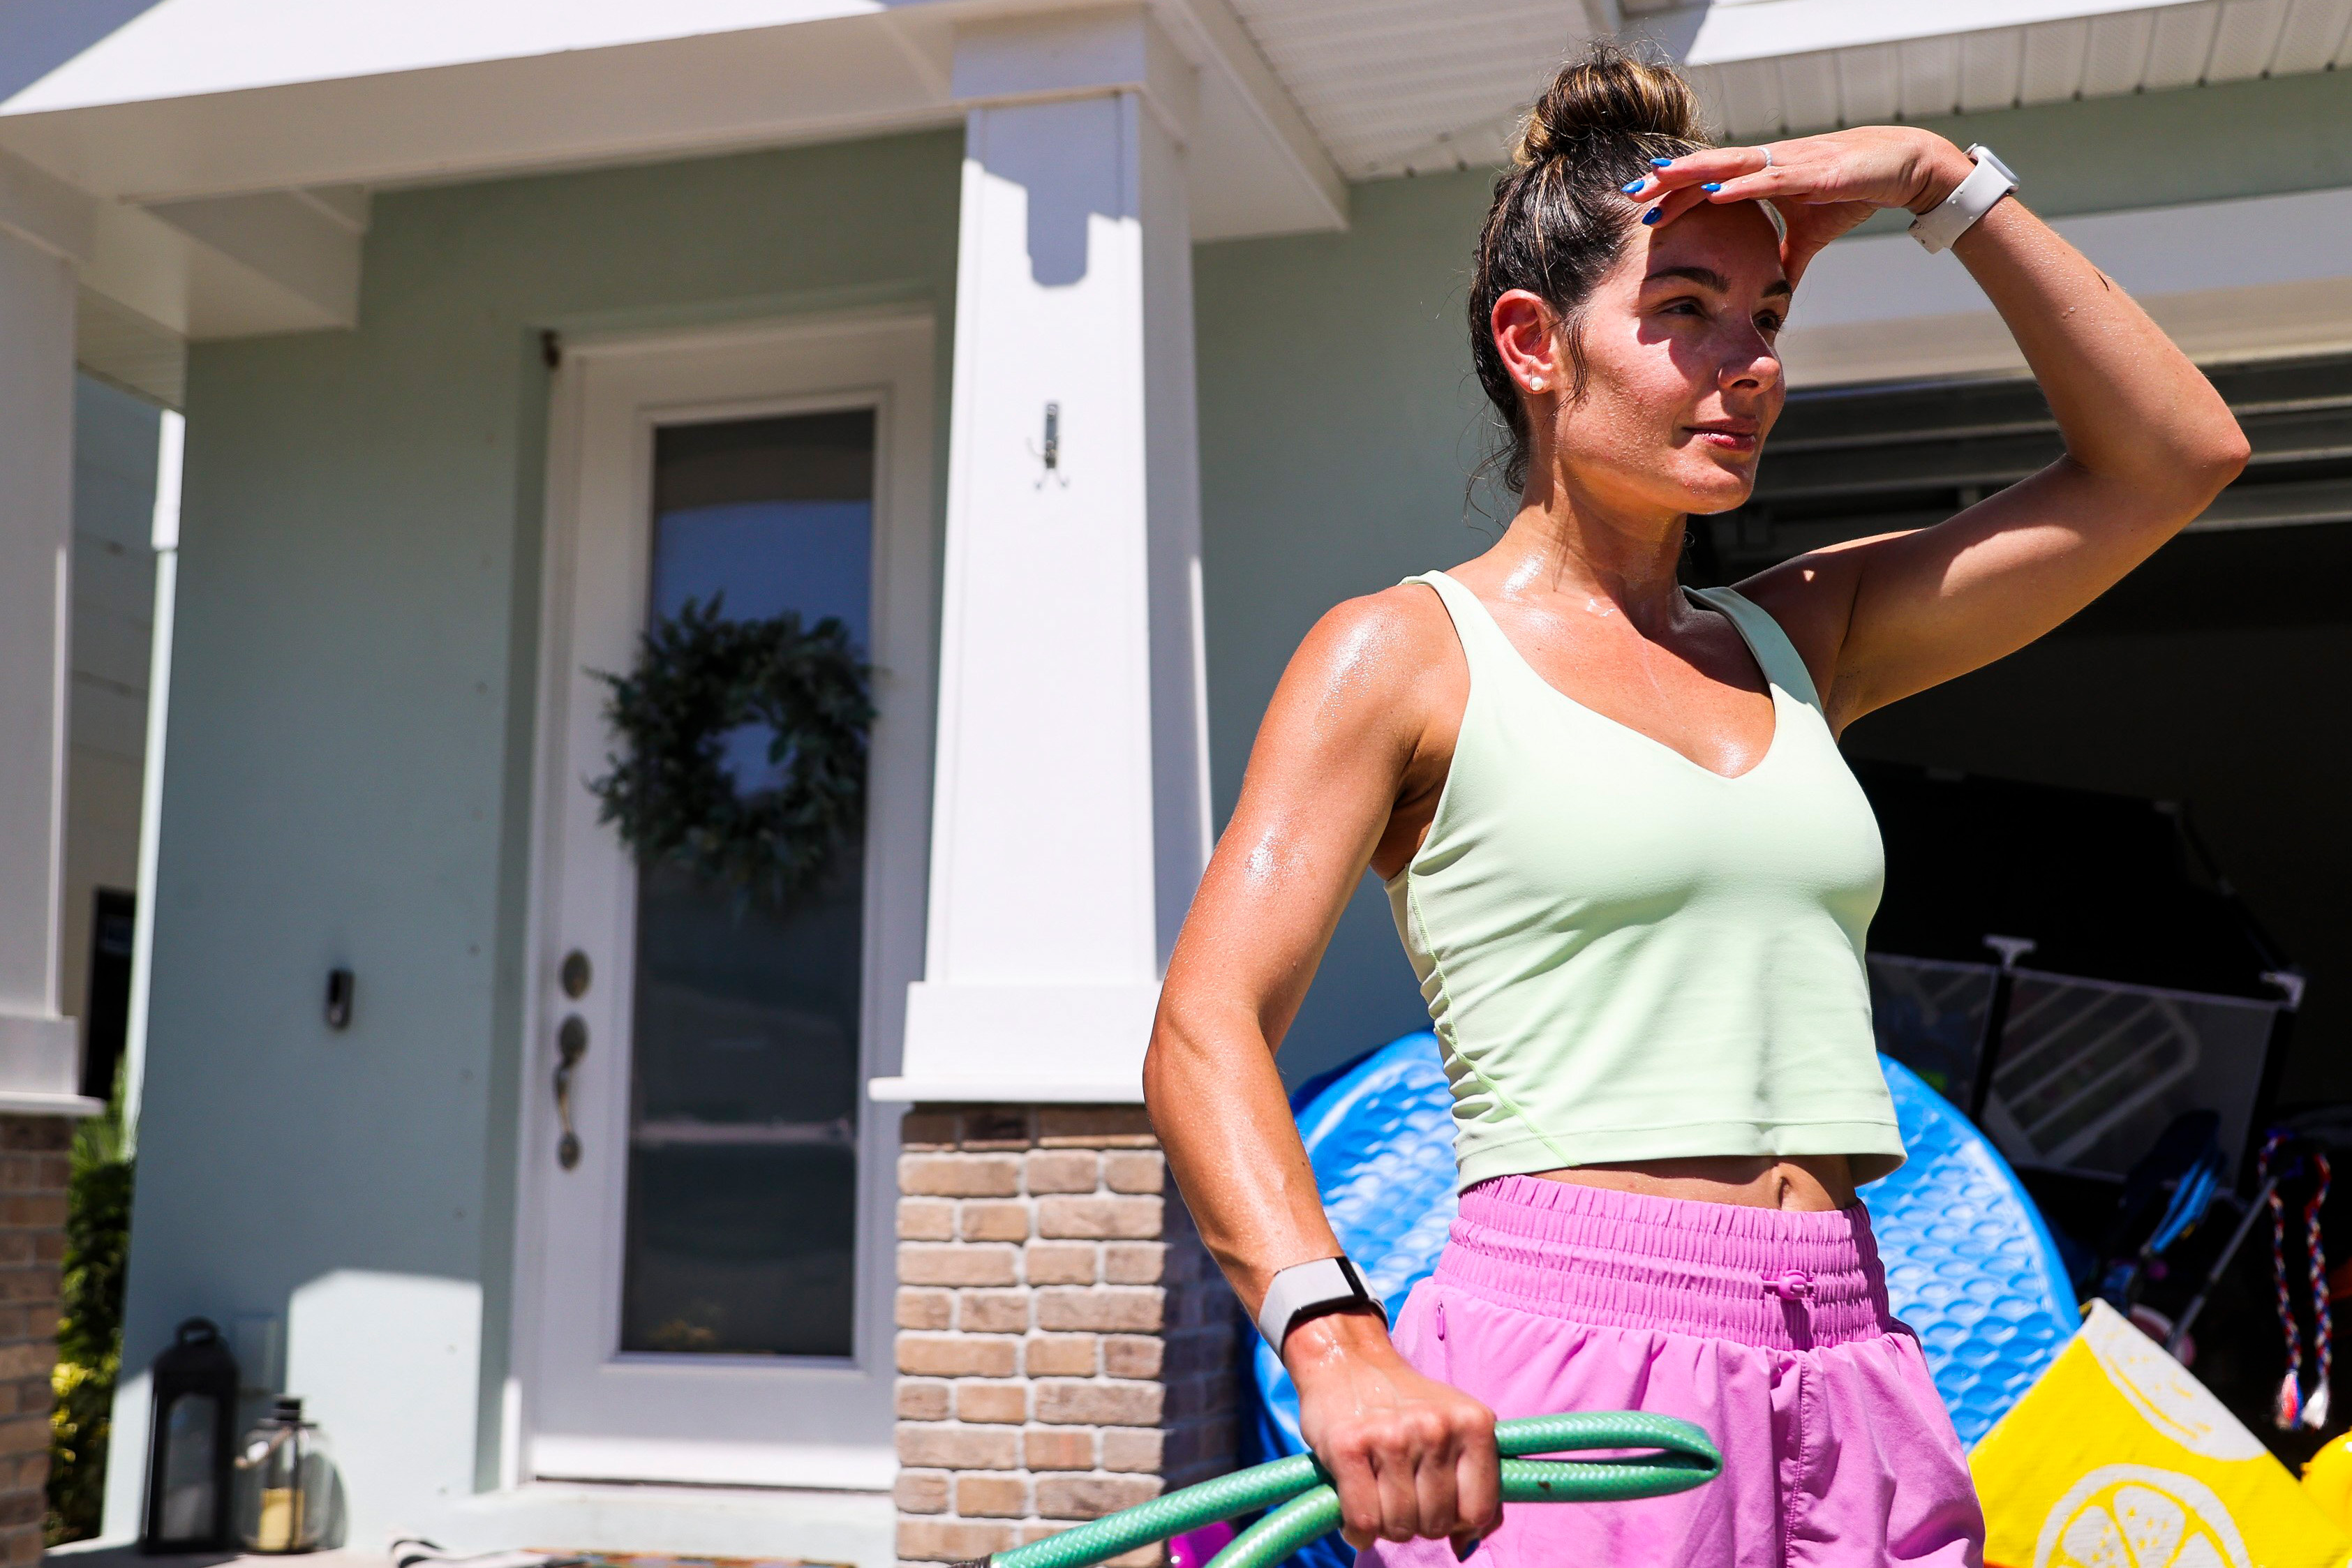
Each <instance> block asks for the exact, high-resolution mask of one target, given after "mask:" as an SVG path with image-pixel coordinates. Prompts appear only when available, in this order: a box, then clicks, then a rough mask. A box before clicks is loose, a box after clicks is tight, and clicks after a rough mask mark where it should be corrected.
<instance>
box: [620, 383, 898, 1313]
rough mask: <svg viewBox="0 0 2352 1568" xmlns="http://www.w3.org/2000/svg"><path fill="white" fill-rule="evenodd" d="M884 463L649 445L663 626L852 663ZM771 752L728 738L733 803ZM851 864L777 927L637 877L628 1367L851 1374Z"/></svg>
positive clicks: (754, 731)
mask: <svg viewBox="0 0 2352 1568" xmlns="http://www.w3.org/2000/svg"><path fill="white" fill-rule="evenodd" d="M874 455H875V454H874V413H873V411H872V410H871V409H857V410H853V411H847V412H841V413H805V414H792V415H785V416H782V417H774V418H766V419H748V420H729V421H720V422H709V423H693V424H672V425H665V426H661V427H659V428H657V429H656V432H655V438H654V483H653V517H652V529H653V537H652V541H651V547H652V548H651V563H652V564H651V573H650V575H651V578H652V594H651V600H652V602H651V604H650V605H649V606H648V613H649V615H650V616H651V617H652V619H653V621H654V622H656V623H658V622H661V621H663V620H665V619H667V618H669V617H672V616H675V615H677V613H678V612H680V611H681V610H683V609H684V608H686V607H687V606H688V604H690V603H700V604H702V605H703V606H705V607H706V608H707V607H709V605H711V604H713V603H716V604H717V605H718V606H719V608H720V610H721V611H722V612H723V613H724V615H725V616H726V617H728V618H729V619H733V620H760V619H766V618H768V617H771V616H774V615H778V614H781V613H783V612H797V613H798V614H799V616H800V617H801V621H802V623H803V625H814V624H815V623H816V622H819V621H820V620H822V619H824V618H825V617H835V618H837V619H839V620H840V621H841V622H842V623H843V625H844V626H845V627H846V628H847V630H848V632H849V636H850V640H851V642H852V643H853V645H854V646H856V648H857V650H858V651H859V653H861V655H863V654H864V653H865V652H866V649H867V648H868V647H869V645H870V641H871V639H870V635H869V621H870V619H871V618H870V615H869V613H868V600H869V593H870V590H869V587H868V585H869V584H870V583H871V581H872V580H873V555H874ZM771 740H772V735H771V733H770V732H769V731H768V729H767V728H766V727H763V726H755V725H747V726H744V727H742V728H741V729H740V730H738V731H736V732H735V733H733V734H730V735H729V736H728V737H726V741H725V747H724V756H725V758H726V765H727V768H728V770H729V772H730V773H731V774H732V775H733V776H734V780H735V787H736V789H738V791H739V792H741V793H745V794H750V793H752V792H755V791H757V790H759V789H762V788H769V787H772V786H773V784H774V783H775V782H777V780H776V779H775V778H774V777H773V776H774V774H775V773H776V771H777V766H776V764H774V763H772V762H771V760H770V750H771V747H770V741H771ZM862 859H863V857H862V856H861V855H860V854H858V853H857V852H855V851H851V852H845V853H844V854H842V855H841V856H840V857H839V858H838V859H837V861H836V862H835V864H834V865H833V866H832V867H831V868H830V869H829V870H828V871H827V873H825V874H824V877H823V878H822V880H821V882H820V883H819V884H818V885H817V886H816V887H814V889H812V890H810V891H808V892H806V893H805V894H802V895H800V896H798V897H797V898H795V899H794V900H793V902H792V903H791V904H788V905H786V906H784V907H782V908H772V907H768V906H766V905H764V904H759V903H754V902H751V901H749V900H746V899H744V898H742V897H740V896H739V895H738V894H736V893H735V892H734V891H733V890H731V889H730V888H727V887H724V886H715V885H712V884H710V883H700V882H697V881H695V880H693V879H691V878H690V877H688V876H687V875H686V874H684V873H679V872H677V871H674V870H669V869H667V868H651V869H647V870H644V871H641V872H640V873H639V876H638V881H637V897H636V904H637V908H636V936H637V940H636V976H635V987H634V988H633V989H634V992H635V1008H634V1015H635V1016H634V1017H633V1019H631V1028H630V1048H631V1049H630V1066H631V1072H630V1080H631V1081H630V1087H629V1155H628V1166H629V1169H628V1211H627V1212H628V1218H627V1220H626V1239H625V1252H624V1260H623V1266H622V1267H623V1286H622V1309H621V1348H622V1350H624V1351H625V1352H639V1353H656V1354H718V1355H802V1356H840V1357H845V1356H847V1355H848V1354H850V1349H851V1337H852V1327H853V1321H854V1306H855V1298H856V1239H857V1238H856V1215H857V1121H858V1102H859V1099H860V1093H859V1090H860V1084H859V1081H858V1071H857V1068H858V1019H859V1005H860V999H861V998H860V975H861V971H862V965H861V962H860V959H861V951H860V949H861V946H862V940H863V929H862V927H863V922H864V915H865V880H866V879H865V875H864V867H863V865H862V863H861V862H862Z"/></svg>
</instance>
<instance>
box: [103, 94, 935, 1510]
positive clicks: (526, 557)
mask: <svg viewBox="0 0 2352 1568" xmlns="http://www.w3.org/2000/svg"><path fill="white" fill-rule="evenodd" d="M960 156H961V137H960V136H957V135H955V134H952V133H949V134H928V135H922V136H912V137H902V138H894V139H889V140H884V141H867V142H861V143H852V144H844V145H836V146H829V147H820V148H812V149H804V150H796V151H791V152H770V153H760V154H752V155H745V156H740V157H733V158H726V159H716V160H709V161H704V162H690V163H683V164H669V165H663V166H657V167H644V168H632V169H620V170H612V171H605V172H593V173H582V174H576V175H568V176H560V177H551V178H540V179H532V180H524V181H514V182H507V183H488V184H477V185H469V186H462V187H453V188H446V189H437V190H423V191H414V192H408V193H397V194H390V195H383V196H380V197H379V198H378V199H377V201H376V203H375V208H374V217H373V229H372V230H371V232H370V234H369V235H368V238H367V249H366V257H365V272H364V285H363V295H362V319H361V324H360V327H359V329H358V330H357V331H352V332H320V333H311V334H304V335H300V336H293V337H283V338H273V339H256V340H243V341H237V342H229V343H215V344H201V345H198V346H197V347H196V348H195V349H194V351H193V352H192V354H191V356H190V362H189V377H188V444H187V475H186V488H185V509H184V526H183V546H182V565H181V578H180V606H181V609H180V615H179V626H178V635H177V645H176V649H175V661H176V662H175V672H174V674H173V708H172V714H171V729H170V736H169V747H170V757H171V766H170V771H169V774H168V776H167V792H166V798H165V805H164V811H163V841H162V862H161V868H160V873H159V875H160V882H161V886H160V892H159V896H158V899H157V906H158V920H157V932H156V941H155V952H156V959H155V971H154V1006H153V1015H152V1016H153V1026H152V1033H151V1036H150V1046H149V1056H148V1065H147V1079H146V1085H145V1103H146V1113H145V1117H144V1125H143V1126H142V1130H141V1131H142V1140H141V1151H140V1155H141V1168H140V1181H139V1195H138V1209H137V1215H136V1218H135V1221H134V1232H135V1237H136V1241H135V1245H134V1248H133V1251H132V1259H131V1287H130V1301H129V1307H128V1327H127V1333H126V1342H125V1356H124V1361H125V1364H126V1367H128V1368H130V1369H132V1370H133V1371H134V1372H136V1371H137V1370H138V1369H141V1368H143V1367H144V1366H145V1365H146V1364H147V1362H148V1360H149V1358H150V1357H152V1355H153V1354H154V1353H155V1351H156V1350H157V1349H158V1348H159V1347H160V1346H161V1345H162V1344H163V1343H165V1342H166V1340H167V1338H168V1336H169V1333H170V1331H171V1327H172V1325H173V1323H174V1322H176V1321H177V1320H179V1319H180V1318H182V1317H184V1316H185V1315H187V1314H190V1313H198V1312H201V1313H205V1314H208V1315H212V1316H215V1317H218V1318H220V1319H222V1320H223V1321H224V1322H226V1321H227V1320H228V1319H229V1318H230V1317H232V1316H233V1315H236V1314H238V1313H267V1314H278V1315H282V1314H284V1313H286V1312H288V1310H289V1301H291V1300H293V1299H294V1298H295V1296H296V1293H297V1292H298V1291H302V1290H304V1289H305V1288H306V1287H308V1288H311V1289H312V1290H314V1291H319V1292H322V1293H321V1294H320V1295H319V1296H318V1297H317V1299H318V1300H320V1301H327V1302H331V1303H335V1305H334V1309H333V1310H335V1311H337V1312H341V1313H343V1314H344V1316H343V1318H342V1319H340V1320H339V1321H337V1322H334V1323H333V1324H331V1325H326V1326H322V1327H321V1328H320V1331H319V1333H318V1336H317V1337H318V1338H319V1339H320V1342H321V1343H323V1342H324V1341H325V1340H327V1339H329V1338H333V1339H335V1340H338V1341H341V1342H344V1343H348V1342H349V1339H350V1337H351V1336H352V1334H354V1333H357V1332H359V1331H360V1330H362V1329H373V1331H374V1332H377V1333H380V1334H381V1338H382V1344H381V1357H382V1365H383V1367H384V1368H386V1369H392V1368H398V1369H402V1375H403V1376H404V1378H407V1379H411V1380H413V1382H414V1385H415V1394H414V1398H413V1401H412V1402H411V1403H412V1406H413V1411H414V1415H413V1417H412V1416H401V1417H396V1418H395V1417H392V1416H387V1417H386V1418H385V1419H384V1420H383V1421H380V1422H377V1421H371V1422H370V1423H368V1425H369V1427H372V1428H376V1430H374V1431H373V1432H372V1433H362V1432H360V1431H348V1432H337V1433H336V1434H335V1436H336V1437H338V1438H339V1439H341V1442H342V1445H343V1449H344V1452H345V1455H346V1457H347V1458H352V1457H353V1456H352V1450H353V1448H354V1445H355V1444H360V1445H362V1446H363V1447H364V1448H365V1449H366V1450H367V1452H368V1453H369V1454H370V1455H373V1456H379V1457H378V1458H373V1459H370V1460H367V1461H365V1462H362V1461H361V1460H359V1459H356V1458H353V1463H352V1468H353V1469H354V1470H355V1471H365V1472H367V1473H363V1474H357V1475H355V1477H354V1479H355V1483H356V1484H355V1486H354V1492H353V1500H354V1509H355V1511H354V1516H353V1531H354V1533H353V1539H354V1541H355V1542H364V1543H365V1544H367V1545H369V1546H370V1547H372V1548H373V1547H374V1546H377V1545H380V1543H381V1542H382V1540H383V1532H384V1531H386V1530H389V1529H391V1528H393V1527H395V1526H401V1525H407V1524H413V1522H414V1521H415V1519H416V1518H417V1516H418V1510H419V1508H420V1507H422V1506H423V1505H424V1504H425V1503H428V1502H429V1501H430V1500H431V1499H432V1497H433V1496H435V1495H436V1494H448V1493H450V1492H453V1491H456V1492H462V1491H465V1490H471V1489H472V1488H473V1487H475V1486H477V1485H479V1484H484V1483H485V1482H487V1481H488V1480H489V1479H492V1478H494V1476H495V1474H496V1465H497V1460H498V1455H497V1451H496V1445H495V1439H496V1434H497V1424H496V1421H497V1408H498V1398H499V1387H500V1384H501V1381H502V1379H503V1377H504V1375H505V1370H506V1354H507V1351H506V1344H505V1339H506V1332H507V1322H508V1312H509V1307H508V1286H509V1277H510V1273H511V1268H510V1259H509V1254H510V1251H511V1249H512V1243H513V1235H514V1217H513V1212H512V1192H511V1188H512V1184H513V1172H514V1151H513V1139H514V1130H515V1127H516V1123H517V1098H516V1096H517V1094H518V1092H519V1089H518V1084H517V1082H516V1077H517V1071H518V1063H519V1061H520V1046H521V1042H520V1028H519V1024H518V1019H519V1016H520V1014H519V1009H520V999H519V998H520V986H521V983H522V975H521V966H522V964H523V962H524V958H523V953H522V946H521V938H522V932H523V925H524V915H525V898H526V885H525V872H526V865H527V860H528V852H529V837H528V832H529V826H530V758H531V733H530V731H531V716H532V703H533V691H534V684H535V679H536V667H537V666H536V659H537V648H538V626H537V616H538V604H539V598H540V560H539V535H540V514H541V483H542V481H541V466H542V462H543V456H542V447H543V442H544V434H545V428H546V392H547V384H548V382H547V371H546V370H545V368H544V366H543V364H542V362H541V346H542V340H541V334H542V332H544V331H546V330H548V329H562V330H573V331H578V330H584V329H591V328H610V327H622V326H631V325H653V324H658V323H665V322H682V321H691V320H704V319H728V318H749V317H766V316H774V315H777V314H780V313H785V312H793V311H801V310H815V309H832V308H843V307H845V306H851V305H856V304H861V303H871V302H877V301H881V300H886V299H887V300H897V299H914V300H921V301H925V302H927V303H929V305H930V306H931V307H932V308H934V309H935V310H936V312H937V313H938V318H939V322H940V333H939V338H938V341H939V342H940V344H941V345H942V350H941V352H942V356H943V361H944V352H945V347H944V346H945V345H946V344H947V343H948V342H949V341H950V322H949V314H950V308H951V306H952V302H953V290H954V277H955V230H956V212H957V190H958V170H959V160H960ZM944 371H945V366H944V362H942V365H941V373H940V378H939V384H940V386H942V387H944V386H945V385H946V384H947V377H946V375H945V373H944ZM945 426H946V422H945V420H944V419H942V420H941V421H940V432H941V439H942V441H944V433H945ZM938 470H939V471H940V472H941V473H944V470H945V465H944V463H941V464H940V465H938ZM339 965H341V966H348V967H351V968H352V970H354V971H355V973H356V975H357V977H358V984H357V1006H356V1019H355V1021H354V1022H353V1024H352V1028H351V1029H350V1030H349V1031H348V1032H346V1033H340V1034H338V1033H333V1032H331V1031H330V1030H327V1028H326V1027H325V1025H324V1024H323V1022H322V1021H321V1018H320V1003H321V998H322V997H323V991H324V987H325V984H326V977H327V972H328V970H329V969H330V968H331V967H336V966H339ZM330 1277H334V1278H335V1280H338V1281H341V1283H340V1284H338V1283H334V1282H332V1281H330ZM381 1277H396V1278H395V1279H394V1280H393V1281H392V1283H391V1284H390V1285H388V1286H387V1287H386V1289H385V1290H384V1291H381V1292H378V1295H380V1297H381V1299H382V1301H383V1302H384V1303H385V1307H384V1311H383V1321H382V1322H380V1323H375V1324H373V1325H370V1324H365V1323H361V1324H357V1325H355V1324H354V1323H353V1322H351V1321H349V1313H350V1312H351V1311H352V1305H353V1303H357V1310H359V1311H360V1312H362V1315H364V1313H365V1312H366V1311H367V1308H366V1302H367V1301H370V1300H372V1299H375V1298H374V1297H372V1296H371V1295H370V1291H369V1290H368V1288H367V1286H366V1281H367V1280H369V1279H371V1278H381ZM353 1281H357V1284H356V1285H354V1284H353V1283H352V1282H353ZM403 1281H405V1283H403ZM417 1281H424V1282H425V1286H426V1288H427V1294H428V1295H430V1296H431V1297H432V1299H433V1300H434V1301H437V1302H439V1303H441V1304H440V1305H439V1306H436V1307H435V1308H433V1309H432V1310H429V1311H424V1312H417V1311H414V1310H412V1308H410V1307H407V1306H401V1307H395V1306H394V1303H395V1302H412V1301H415V1300H416V1299H417V1298H416V1296H415V1289H414V1288H413V1287H415V1284H416V1282H417ZM394 1287H397V1288H394ZM436 1291H437V1294H436V1293H435V1292H436ZM468 1303H476V1304H474V1305H470V1306H469V1305H468ZM321 1310H322V1311H323V1310H326V1309H324V1308H322V1309H321ZM452 1325H455V1326H454V1327H453V1326H452ZM362 1339H364V1335H362ZM290 1348H291V1352H292V1357H293V1361H294V1364H295V1366H296V1368H297V1370H298V1374H299V1369H300V1367H301V1366H302V1365H303V1364H304V1358H305V1351H304V1346H303V1334H302V1332H301V1329H300V1325H299V1324H298V1325H297V1332H296V1333H295V1334H294V1336H293V1343H292V1345H291V1347H290ZM294 1392H297V1393H301V1392H306V1391H305V1390H303V1389H296V1390H294ZM143 1399H144V1393H143V1388H142V1385H138V1384H136V1383H130V1384H129V1385H128V1386H127V1388H126V1394H125V1399H124V1405H125V1406H126V1408H125V1410H124V1415H125V1416H126V1417H129V1418H128V1419H126V1420H125V1421H124V1422H123V1424H122V1426H121V1427H118V1431H119V1432H121V1434H122V1436H123V1437H124V1438H126V1439H130V1440H131V1441H130V1443H128V1444H127V1445H126V1448H127V1451H125V1452H124V1454H123V1458H124V1459H125V1460H127V1462H122V1463H118V1464H117V1465H116V1466H115V1478H114V1479H115V1481H116V1483H117V1484H116V1485H115V1486H114V1488H113V1489H112V1494H111V1498H110V1531H112V1532H120V1531H127V1530H129V1529H132V1528H135V1526H136V1521H137V1512H138V1508H137V1501H136V1492H135V1488H136V1481H137V1474H138V1470H139V1469H140V1465H141V1462H142V1456H141V1454H140V1447H141V1446H142V1445H143V1441H144V1437H143V1430H144V1426H145V1422H144V1418H143V1414H142V1412H141V1411H140V1410H139V1409H138V1408H137V1407H138V1406H140V1405H141V1404H142V1402H143ZM322 1414H323V1412H322ZM328 1418H329V1419H333V1418H334V1417H333V1416H329V1417H328ZM388 1449H396V1451H394V1452H387V1450H388Z"/></svg>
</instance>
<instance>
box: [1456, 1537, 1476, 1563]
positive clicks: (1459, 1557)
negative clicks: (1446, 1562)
mask: <svg viewBox="0 0 2352 1568" xmlns="http://www.w3.org/2000/svg"><path fill="white" fill-rule="evenodd" d="M1477 1550H1478V1541H1477V1538H1476V1537H1475V1536H1473V1537H1472V1538H1471V1539H1469V1540H1468V1541H1465V1542H1462V1543H1461V1544H1460V1545H1459V1546H1456V1547H1455V1548H1454V1561H1455V1562H1456V1563H1467V1562H1469V1561H1470V1554H1471V1553H1472V1552H1475V1551H1477Z"/></svg>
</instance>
